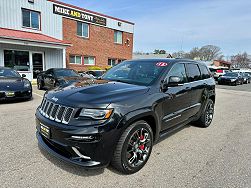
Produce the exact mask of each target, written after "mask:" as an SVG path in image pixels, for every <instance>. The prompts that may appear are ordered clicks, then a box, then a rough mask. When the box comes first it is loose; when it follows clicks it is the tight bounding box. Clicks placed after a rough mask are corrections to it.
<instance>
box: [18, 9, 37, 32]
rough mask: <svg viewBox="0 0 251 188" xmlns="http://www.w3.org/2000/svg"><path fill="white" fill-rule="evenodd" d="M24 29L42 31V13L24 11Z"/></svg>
mask: <svg viewBox="0 0 251 188" xmlns="http://www.w3.org/2000/svg"><path fill="white" fill-rule="evenodd" d="M22 17H23V27H27V28H32V29H37V30H39V29H40V13H39V12H36V11H31V10H26V9H22Z"/></svg>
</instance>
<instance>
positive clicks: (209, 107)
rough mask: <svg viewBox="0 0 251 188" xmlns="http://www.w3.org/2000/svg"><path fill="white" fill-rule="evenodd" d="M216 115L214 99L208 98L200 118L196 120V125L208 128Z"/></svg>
mask: <svg viewBox="0 0 251 188" xmlns="http://www.w3.org/2000/svg"><path fill="white" fill-rule="evenodd" d="M213 117H214V101H213V100H211V99H208V100H207V102H206V104H205V108H204V110H203V112H202V113H201V116H200V118H199V119H198V120H197V121H195V122H194V123H195V125H196V126H198V127H202V128H206V127H209V125H210V124H211V123H212V121H213Z"/></svg>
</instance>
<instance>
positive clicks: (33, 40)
mask: <svg viewBox="0 0 251 188" xmlns="http://www.w3.org/2000/svg"><path fill="white" fill-rule="evenodd" d="M0 18H1V19H0V66H6V67H11V68H14V69H16V70H17V71H19V72H21V73H22V74H26V75H27V78H29V79H30V80H32V79H35V78H36V76H37V74H38V73H39V72H40V71H45V70H47V69H49V68H60V67H68V68H74V69H76V70H78V71H84V70H87V69H88V67H90V66H99V67H102V68H106V67H108V66H113V65H115V64H117V63H119V62H121V61H122V60H125V59H131V58H132V51H133V33H134V24H133V23H131V22H129V21H125V20H121V19H118V18H114V17H111V16H108V15H104V14H101V13H97V12H94V11H90V10H86V9H83V8H80V7H76V6H73V5H69V4H66V3H62V2H60V1H57V0H1V1H0Z"/></svg>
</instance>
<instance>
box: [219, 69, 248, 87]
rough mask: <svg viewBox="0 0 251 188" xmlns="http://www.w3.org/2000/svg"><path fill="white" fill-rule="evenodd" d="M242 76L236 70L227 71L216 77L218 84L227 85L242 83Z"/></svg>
mask: <svg viewBox="0 0 251 188" xmlns="http://www.w3.org/2000/svg"><path fill="white" fill-rule="evenodd" d="M243 82H244V78H243V76H242V75H241V73H238V72H228V73H226V74H224V75H223V76H221V77H220V78H219V79H218V84H227V85H235V86H236V85H238V84H240V85H241V84H243Z"/></svg>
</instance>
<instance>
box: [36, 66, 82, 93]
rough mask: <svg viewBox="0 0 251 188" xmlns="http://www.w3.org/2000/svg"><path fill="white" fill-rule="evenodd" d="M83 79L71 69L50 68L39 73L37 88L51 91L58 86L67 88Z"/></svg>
mask: <svg viewBox="0 0 251 188" xmlns="http://www.w3.org/2000/svg"><path fill="white" fill-rule="evenodd" d="M83 80H84V79H83V78H82V77H81V76H80V75H79V74H78V73H77V72H76V71H75V70H73V69H65V68H52V69H48V70H47V71H44V72H42V73H40V74H39V75H38V77H37V88H38V89H39V90H41V89H53V88H55V87H59V86H68V85H71V84H72V83H74V82H79V81H83Z"/></svg>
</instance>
